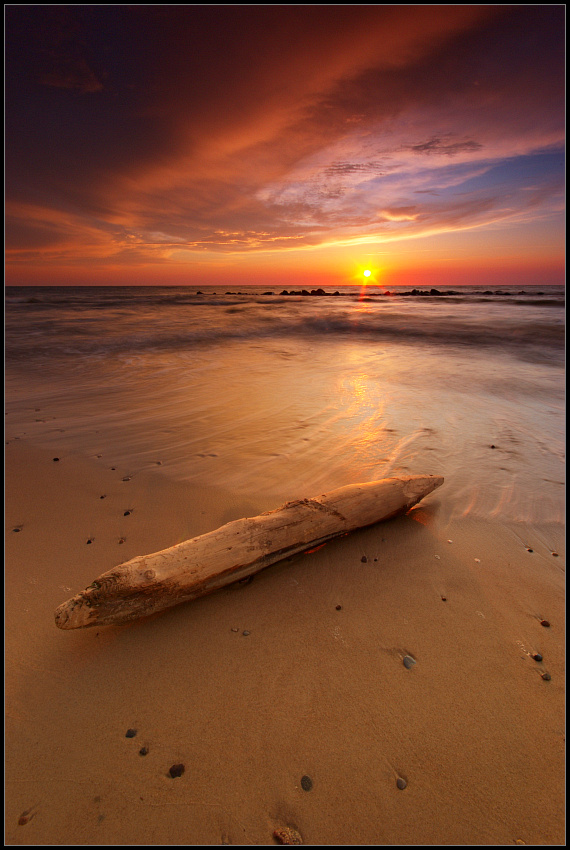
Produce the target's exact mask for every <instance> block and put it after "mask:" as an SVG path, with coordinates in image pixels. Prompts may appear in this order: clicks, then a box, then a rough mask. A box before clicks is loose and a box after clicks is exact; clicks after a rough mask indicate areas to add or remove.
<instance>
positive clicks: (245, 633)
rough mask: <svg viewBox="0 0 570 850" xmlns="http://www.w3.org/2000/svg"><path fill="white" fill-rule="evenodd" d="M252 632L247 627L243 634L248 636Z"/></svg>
mask: <svg viewBox="0 0 570 850" xmlns="http://www.w3.org/2000/svg"><path fill="white" fill-rule="evenodd" d="M250 634H251V632H249V631H248V630H247V629H244V630H243V632H242V635H245V636H246V637H247V636H248V635H250Z"/></svg>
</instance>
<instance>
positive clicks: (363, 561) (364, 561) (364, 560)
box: [360, 555, 368, 564]
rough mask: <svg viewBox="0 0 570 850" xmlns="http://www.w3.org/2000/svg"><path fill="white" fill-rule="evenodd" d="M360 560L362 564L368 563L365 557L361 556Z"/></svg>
mask: <svg viewBox="0 0 570 850" xmlns="http://www.w3.org/2000/svg"><path fill="white" fill-rule="evenodd" d="M360 560H361V562H362V563H363V564H367V563H368V558H367V557H366V555H363V556H362V558H361V559H360Z"/></svg>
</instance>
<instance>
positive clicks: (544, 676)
mask: <svg viewBox="0 0 570 850" xmlns="http://www.w3.org/2000/svg"><path fill="white" fill-rule="evenodd" d="M542 678H543V679H544V681H545V682H550V679H551V675H550V673H543V674H542Z"/></svg>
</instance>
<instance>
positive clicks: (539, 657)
mask: <svg viewBox="0 0 570 850" xmlns="http://www.w3.org/2000/svg"><path fill="white" fill-rule="evenodd" d="M531 657H532V658H534V660H535V661H542V655H541V654H540V652H533V653H532V656H531Z"/></svg>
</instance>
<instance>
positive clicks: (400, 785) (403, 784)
mask: <svg viewBox="0 0 570 850" xmlns="http://www.w3.org/2000/svg"><path fill="white" fill-rule="evenodd" d="M396 787H397V788H399V789H400V791H403V790H404V788H407V787H408V783H407V782H406V780H405V779H402V777H401V776H398V778H397V779H396Z"/></svg>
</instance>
